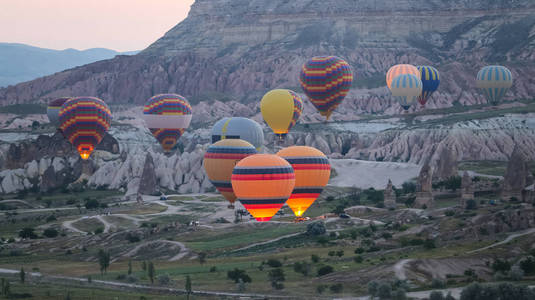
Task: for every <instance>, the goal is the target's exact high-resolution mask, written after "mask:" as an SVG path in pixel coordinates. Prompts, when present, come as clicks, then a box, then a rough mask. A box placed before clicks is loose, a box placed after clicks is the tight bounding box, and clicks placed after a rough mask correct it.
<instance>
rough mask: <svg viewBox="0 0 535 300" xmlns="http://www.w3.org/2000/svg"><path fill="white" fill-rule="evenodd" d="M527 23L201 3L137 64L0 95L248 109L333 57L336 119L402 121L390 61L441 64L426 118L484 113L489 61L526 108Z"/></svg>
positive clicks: (71, 73)
mask: <svg viewBox="0 0 535 300" xmlns="http://www.w3.org/2000/svg"><path fill="white" fill-rule="evenodd" d="M394 7H395V10H394V9H393V8H394ZM533 15H535V4H534V3H533V1H530V0H518V1H514V2H510V1H509V2H507V1H495V2H494V3H492V4H489V3H488V1H482V0H481V1H456V2H455V3H452V2H451V1H446V0H436V1H424V0H417V1H404V2H399V1H395V0H388V1H380V2H379V1H371V0H359V1H356V2H355V1H350V0H343V1H338V0H326V1H319V0H314V1H305V0H293V1H286V0H274V1H234V0H198V1H195V3H194V4H193V6H192V9H191V11H190V13H189V16H188V18H187V19H186V20H184V21H183V22H181V23H180V24H178V25H177V26H175V27H174V28H173V29H171V30H170V31H168V32H167V33H166V35H165V36H163V37H162V38H160V39H159V40H158V41H156V42H155V43H153V44H152V45H151V46H150V47H149V48H148V49H146V50H144V51H142V52H141V53H140V54H138V55H135V56H118V57H116V58H114V59H112V60H107V61H101V62H96V63H93V64H89V65H86V66H82V67H77V68H74V69H71V70H67V71H64V72H59V73H57V74H54V75H51V76H47V77H44V78H40V79H37V80H34V81H31V82H27V83H22V84H19V85H16V86H12V87H8V88H4V89H0V102H1V103H2V104H4V105H5V104H8V103H9V104H13V103H27V102H31V101H35V99H41V100H42V101H48V100H50V99H52V98H54V97H57V96H61V95H71V94H72V95H80V94H88V95H94V96H98V97H100V98H102V99H103V100H105V101H106V102H109V103H138V104H142V103H144V102H145V101H146V99H148V98H149V97H151V96H152V95H154V94H155V93H161V92H178V93H180V94H182V95H184V96H186V97H189V98H191V99H193V100H194V101H195V102H196V101H204V100H214V99H218V100H224V101H226V103H230V102H235V103H247V102H250V101H253V100H254V101H256V100H258V99H259V97H261V96H262V95H263V94H264V93H265V92H266V91H267V90H269V89H274V88H279V87H297V86H299V83H298V73H299V70H300V67H301V66H302V64H303V63H304V62H305V60H306V59H308V58H309V57H311V56H316V55H332V54H336V55H338V56H341V57H343V58H345V59H346V60H347V61H348V62H350V64H351V65H352V66H353V68H354V70H355V72H356V73H357V77H356V78H357V83H358V84H357V86H358V88H357V89H355V90H353V91H352V92H351V93H350V95H349V96H348V98H347V101H346V102H347V104H346V105H347V106H345V107H346V109H341V110H338V111H337V112H336V113H335V114H334V115H333V119H335V120H341V119H347V118H353V119H354V118H355V112H356V113H357V114H358V113H361V112H369V113H370V112H374V113H375V112H385V113H388V114H391V113H395V112H399V111H400V107H399V105H398V104H396V103H394V101H393V100H392V99H391V97H390V95H389V93H388V91H387V89H386V88H385V87H384V74H385V73H386V72H387V70H388V68H389V67H390V66H392V65H394V64H397V63H412V64H414V65H423V64H426V65H427V64H432V65H437V66H440V71H441V73H442V74H448V76H443V77H442V82H441V87H440V90H439V91H438V92H437V93H435V95H433V98H432V99H431V101H430V102H429V107H431V108H434V107H444V106H451V105H452V104H453V103H454V102H455V103H457V102H458V103H460V104H477V103H484V102H485V101H486V100H485V99H484V98H483V97H482V96H481V95H480V94H479V93H478V92H477V91H476V90H475V89H474V88H473V87H474V86H475V79H474V78H475V75H476V73H477V71H478V68H479V67H481V66H483V65H485V64H489V63H490V62H494V61H503V64H504V65H506V66H509V67H510V68H511V70H512V72H513V76H514V78H515V85H514V87H513V89H512V90H511V92H510V93H508V95H507V98H529V96H530V95H533V94H535V85H533V83H532V82H531V78H533V77H534V75H535V73H534V72H535V71H534V68H533V66H534V63H533V62H534V61H535V51H533V49H534V45H535V42H534V41H533V40H532V39H530V38H529V35H530V34H531V33H532V32H533V29H534V25H535V18H534V17H533ZM504 18H505V19H507V20H508V22H506V23H504V22H503V20H504ZM511 31H514V32H517V33H518V34H516V35H514V36H511V35H509V34H508V32H511ZM229 100H230V102H229ZM245 110H247V109H244V110H243V111H245ZM311 119H315V117H313V118H311Z"/></svg>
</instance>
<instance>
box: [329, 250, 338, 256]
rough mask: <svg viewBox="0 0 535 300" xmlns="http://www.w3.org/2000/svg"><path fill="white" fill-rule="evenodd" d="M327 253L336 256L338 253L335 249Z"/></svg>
mask: <svg viewBox="0 0 535 300" xmlns="http://www.w3.org/2000/svg"><path fill="white" fill-rule="evenodd" d="M327 255H329V256H335V255H336V252H335V251H334V250H332V251H329V253H327Z"/></svg>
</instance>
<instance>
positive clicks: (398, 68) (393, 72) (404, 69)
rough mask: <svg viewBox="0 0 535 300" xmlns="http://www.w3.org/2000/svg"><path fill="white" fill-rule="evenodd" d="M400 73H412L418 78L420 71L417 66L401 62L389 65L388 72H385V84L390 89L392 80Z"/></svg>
mask: <svg viewBox="0 0 535 300" xmlns="http://www.w3.org/2000/svg"><path fill="white" fill-rule="evenodd" d="M401 74H412V75H414V76H416V77H418V78H420V76H421V75H420V71H418V68H416V67H415V66H413V65H408V64H401V65H395V66H393V67H391V68H390V69H389V70H388V72H387V73H386V85H387V86H388V88H389V89H390V90H391V89H392V80H394V78H395V77H396V76H398V75H401Z"/></svg>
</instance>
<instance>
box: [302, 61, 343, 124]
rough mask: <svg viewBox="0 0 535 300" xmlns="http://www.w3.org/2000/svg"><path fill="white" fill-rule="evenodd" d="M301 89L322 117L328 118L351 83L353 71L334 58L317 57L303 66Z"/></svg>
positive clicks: (340, 101)
mask: <svg viewBox="0 0 535 300" xmlns="http://www.w3.org/2000/svg"><path fill="white" fill-rule="evenodd" d="M300 82H301V87H302V88H303V91H304V92H305V94H306V95H307V96H308V99H309V100H310V101H311V102H312V104H314V106H315V107H316V109H317V110H318V111H319V112H320V114H321V115H322V116H325V117H327V120H328V119H329V118H330V116H331V114H332V112H333V111H334V110H335V109H336V107H338V105H340V103H342V101H343V100H344V98H345V97H346V95H347V93H348V92H349V90H350V89H351V84H352V83H353V70H352V69H351V66H350V65H349V64H348V63H347V62H346V61H345V60H343V59H341V58H339V57H336V56H317V57H313V58H312V59H310V60H309V61H308V62H307V63H305V64H304V65H303V68H302V69H301V76H300Z"/></svg>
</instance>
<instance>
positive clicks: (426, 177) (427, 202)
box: [414, 161, 434, 209]
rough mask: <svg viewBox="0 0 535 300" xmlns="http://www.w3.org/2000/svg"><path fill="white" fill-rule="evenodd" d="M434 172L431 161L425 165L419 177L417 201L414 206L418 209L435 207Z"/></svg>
mask: <svg viewBox="0 0 535 300" xmlns="http://www.w3.org/2000/svg"><path fill="white" fill-rule="evenodd" d="M432 179H433V170H432V168H431V166H430V165H429V161H428V162H426V163H425V164H424V166H423V167H422V169H421V170H420V175H418V184H417V189H418V190H417V192H416V200H415V202H414V205H415V207H416V208H424V209H425V208H432V207H433V206H434V200H433V186H432Z"/></svg>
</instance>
